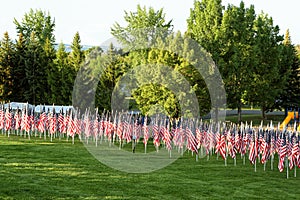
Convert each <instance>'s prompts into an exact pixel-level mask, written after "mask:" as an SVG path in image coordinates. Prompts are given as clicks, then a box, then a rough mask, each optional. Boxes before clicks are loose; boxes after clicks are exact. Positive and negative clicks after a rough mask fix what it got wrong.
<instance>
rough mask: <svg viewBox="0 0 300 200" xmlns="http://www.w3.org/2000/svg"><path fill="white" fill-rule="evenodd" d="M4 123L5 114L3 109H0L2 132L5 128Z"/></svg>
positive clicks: (0, 127)
mask: <svg viewBox="0 0 300 200" xmlns="http://www.w3.org/2000/svg"><path fill="white" fill-rule="evenodd" d="M4 121H5V114H4V111H3V107H2V109H0V129H1V130H2V129H3V128H4Z"/></svg>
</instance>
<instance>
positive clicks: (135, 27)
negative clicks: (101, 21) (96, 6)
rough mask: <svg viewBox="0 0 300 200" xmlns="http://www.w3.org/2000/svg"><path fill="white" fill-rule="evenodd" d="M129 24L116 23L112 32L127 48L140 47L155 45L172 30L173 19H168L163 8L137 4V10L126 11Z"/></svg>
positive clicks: (126, 19)
mask: <svg viewBox="0 0 300 200" xmlns="http://www.w3.org/2000/svg"><path fill="white" fill-rule="evenodd" d="M124 19H125V21H126V23H127V26H125V27H122V26H121V25H120V24H118V23H115V24H114V25H113V27H112V28H111V33H112V35H113V36H115V37H116V38H117V40H118V41H119V42H120V43H121V44H123V45H124V47H125V50H130V49H132V48H133V49H138V48H140V47H142V48H145V46H148V45H150V46H151V45H153V44H154V43H155V42H156V39H157V38H158V37H161V38H164V37H165V36H166V35H168V34H169V33H170V32H171V31H172V27H173V26H172V20H170V21H166V19H165V14H164V11H163V9H160V10H157V11H156V10H154V8H152V7H150V8H149V9H147V8H146V7H143V8H142V7H141V6H140V5H138V6H137V11H136V12H129V13H128V12H126V11H125V16H124Z"/></svg>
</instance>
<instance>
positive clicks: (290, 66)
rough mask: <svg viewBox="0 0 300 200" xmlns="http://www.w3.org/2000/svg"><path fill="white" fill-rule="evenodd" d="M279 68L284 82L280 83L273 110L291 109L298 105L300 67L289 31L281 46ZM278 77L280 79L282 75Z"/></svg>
mask: <svg viewBox="0 0 300 200" xmlns="http://www.w3.org/2000/svg"><path fill="white" fill-rule="evenodd" d="M280 65H281V68H282V69H283V70H284V72H285V74H287V75H285V76H284V78H285V80H284V82H282V87H283V90H282V91H281V93H280V98H279V99H277V100H278V103H276V104H275V105H274V107H275V108H277V107H279V108H284V109H287V108H291V107H299V105H300V66H299V57H298V56H297V50H296V47H295V46H294V45H293V44H292V42H291V38H290V34H289V30H287V31H286V34H285V38H284V41H283V44H282V45H281V61H280ZM284 72H282V71H281V72H280V75H281V77H282V73H284Z"/></svg>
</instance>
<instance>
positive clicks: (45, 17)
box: [14, 9, 55, 45]
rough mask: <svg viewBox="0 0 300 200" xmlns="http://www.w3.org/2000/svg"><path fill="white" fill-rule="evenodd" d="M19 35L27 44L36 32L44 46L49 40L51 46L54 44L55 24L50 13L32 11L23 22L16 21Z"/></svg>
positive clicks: (26, 14) (25, 16)
mask: <svg viewBox="0 0 300 200" xmlns="http://www.w3.org/2000/svg"><path fill="white" fill-rule="evenodd" d="M14 23H15V25H16V29H17V32H18V34H21V33H22V35H23V37H24V38H25V40H26V41H27V42H29V41H30V38H31V34H32V32H34V34H35V36H36V38H37V40H38V41H39V42H40V43H41V44H42V45H44V44H45V43H46V40H47V38H48V39H49V41H50V43H51V44H54V42H55V37H54V34H53V32H54V27H55V22H54V20H52V18H51V16H50V14H49V13H46V12H43V11H42V10H33V9H30V11H29V12H28V13H25V15H24V17H23V19H22V21H21V22H19V21H17V20H16V19H14Z"/></svg>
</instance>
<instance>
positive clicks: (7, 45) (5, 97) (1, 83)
mask: <svg viewBox="0 0 300 200" xmlns="http://www.w3.org/2000/svg"><path fill="white" fill-rule="evenodd" d="M13 54H14V45H13V43H12V41H11V39H10V38H9V35H8V32H5V33H4V37H3V39H2V41H0V101H2V102H8V101H10V98H11V96H12V85H13V80H12V73H13V72H12V71H13V68H14V66H13V64H14V63H13Z"/></svg>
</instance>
